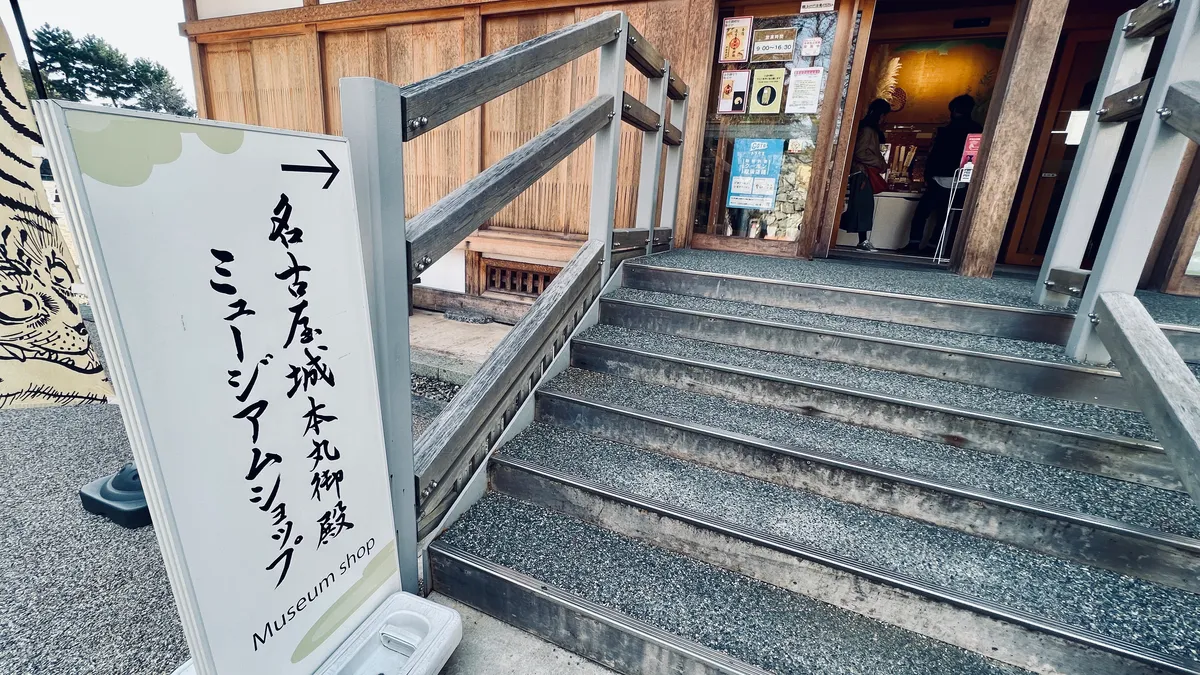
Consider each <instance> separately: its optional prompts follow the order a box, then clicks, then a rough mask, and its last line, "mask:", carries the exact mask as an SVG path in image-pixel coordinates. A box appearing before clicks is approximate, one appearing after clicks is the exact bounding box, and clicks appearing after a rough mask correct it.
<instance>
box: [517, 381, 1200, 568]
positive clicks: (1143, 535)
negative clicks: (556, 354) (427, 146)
mask: <svg viewBox="0 0 1200 675" xmlns="http://www.w3.org/2000/svg"><path fill="white" fill-rule="evenodd" d="M537 395H538V396H544V397H553V398H558V399H561V400H565V401H570V402H572V403H576V404H579V405H584V406H588V407H592V408H596V409H599V410H605V411H608V412H611V413H615V414H618V415H624V416H627V417H632V418H634V419H638V420H642V421H646V422H651V423H653V424H659V425H662V426H666V427H671V428H674V429H679V430H681V431H685V432H690V433H696V434H700V435H703V436H708V437H709V438H713V439H717V440H722V441H728V442H730V443H737V444H741V445H746V446H750V447H752V448H756V449H759V450H764V451H767V452H774V453H778V454H781V455H788V456H790V457H794V458H796V459H799V460H803V461H810V462H815V463H818V464H824V465H827V466H833V467H836V468H839V469H843V470H846V471H853V472H857V473H863V474H866V475H869V476H873V477H876V478H881V479H884V480H891V481H896V482H898V483H905V484H907V485H913V486H916V487H919V488H924V489H928V490H934V491H937V492H944V493H946V494H950V495H954V496H956V497H961V498H963V499H970V500H975V501H980V502H984V503H987V504H993V505H996V506H1003V507H1006V508H1011V509H1013V510H1016V511H1024V512H1026V513H1031V514H1033V515H1036V516H1038V517H1041V518H1046V519H1049V520H1060V521H1065V522H1068V523H1072V524H1074V525H1079V526H1082V527H1088V528H1093V529H1096V530H1104V531H1106V532H1112V533H1115V534H1119V535H1121V536H1125V537H1131V538H1136V539H1143V540H1146V541H1152V542H1155V543H1158V544H1163V545H1166V546H1170V547H1172V548H1176V549H1180V550H1184V551H1188V552H1190V553H1195V554H1200V540H1198V539H1193V538H1191V537H1185V536H1182V535H1177V534H1171V533H1169V532H1160V531H1158V530H1151V529H1149V528H1145V527H1142V526H1139V525H1131V524H1129V523H1123V522H1121V521H1118V520H1112V519H1110V518H1103V517H1099V516H1090V515H1088V514H1086V513H1079V512H1076V511H1067V510H1064V509H1059V508H1056V507H1053V506H1046V505H1040V504H1036V503H1034V502H1029V501H1025V500H1022V499H1015V498H1012V497H1006V496H1004V495H1001V494H998V493H995V492H990V491H987V490H978V489H975V488H971V487H968V486H965V485H958V484H955V483H949V482H943V481H938V480H933V479H930V478H926V477H923V476H917V475H914V474H909V473H903V472H899V471H892V470H888V469H883V468H880V467H877V466H874V465H871V464H864V463H861V462H855V461H853V460H848V459H843V458H840V457H835V456H833V455H826V454H824V453H819V452H813V451H809V450H799V449H796V448H791V447H788V446H785V445H781V444H778V443H772V442H770V441H766V440H763V439H761V438H756V437H754V436H748V435H745V434H741V433H738V432H733V431H728V430H725V429H719V428H716V427H710V426H707V425H703V424H698V423H695V422H688V421H686V420H679V419H675V418H671V417H665V416H661V415H656V414H654V413H647V412H642V411H639V410H634V409H632V408H626V407H624V406H618V405H613V404H609V403H601V402H599V401H594V400H591V399H587V398H582V397H579V396H572V395H570V394H562V393H559V392H555V391H539V392H537ZM1110 480H1116V479H1110ZM900 517H904V516H900Z"/></svg>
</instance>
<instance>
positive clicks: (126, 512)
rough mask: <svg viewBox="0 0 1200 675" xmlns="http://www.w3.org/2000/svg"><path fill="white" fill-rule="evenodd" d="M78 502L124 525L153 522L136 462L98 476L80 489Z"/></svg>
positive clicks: (136, 525)
mask: <svg viewBox="0 0 1200 675" xmlns="http://www.w3.org/2000/svg"><path fill="white" fill-rule="evenodd" d="M79 501H80V502H82V504H83V509H84V510H85V511H87V512H88V513H95V514H97V515H100V516H104V517H105V518H108V519H109V520H111V521H113V522H114V523H116V524H118V525H120V526H121V527H127V528H129V529H134V528H138V527H145V526H147V525H149V524H150V509H149V508H147V507H146V494H145V493H144V492H142V482H141V479H140V478H139V476H138V472H137V467H135V466H134V465H133V462H130V463H129V464H126V465H125V466H124V467H122V468H121V470H120V471H118V472H116V473H114V474H113V475H111V476H105V477H104V478H98V479H96V480H94V481H92V482H91V483H88V484H87V485H84V486H83V487H82V488H81V489H80V490H79Z"/></svg>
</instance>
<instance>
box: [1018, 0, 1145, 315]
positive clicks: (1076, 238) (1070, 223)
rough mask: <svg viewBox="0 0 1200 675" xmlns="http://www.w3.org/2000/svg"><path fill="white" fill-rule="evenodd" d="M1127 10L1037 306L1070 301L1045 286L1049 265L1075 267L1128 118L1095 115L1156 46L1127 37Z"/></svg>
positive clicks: (1036, 294) (1131, 80)
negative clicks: (1108, 120) (1106, 119)
mask: <svg viewBox="0 0 1200 675" xmlns="http://www.w3.org/2000/svg"><path fill="white" fill-rule="evenodd" d="M1131 14H1133V11H1132V10H1130V11H1128V12H1125V13H1124V14H1122V15H1121V17H1120V18H1119V19H1117V26H1116V30H1114V31H1113V37H1112V41H1111V42H1110V43H1109V45H1108V56H1107V57H1106V58H1105V61H1104V70H1103V71H1102V72H1101V75H1100V85H1099V86H1098V87H1096V96H1095V98H1094V100H1093V101H1092V112H1093V113H1095V114H1094V115H1091V116H1089V119H1088V122H1087V126H1086V127H1085V129H1084V132H1083V139H1082V141H1081V142H1080V144H1079V154H1078V155H1077V157H1076V160H1075V164H1074V168H1073V169H1072V170H1071V178H1070V179H1069V180H1068V182H1067V192H1066V194H1065V195H1064V197H1063V201H1062V209H1061V210H1060V211H1059V212H1058V219H1057V221H1056V222H1055V224H1054V231H1053V232H1054V233H1053V234H1052V235H1051V237H1050V244H1049V246H1048V247H1047V248H1046V257H1045V258H1044V259H1043V261H1042V270H1041V272H1040V273H1039V274H1038V280H1037V285H1036V286H1035V287H1034V290H1033V301H1034V302H1036V303H1037V304H1039V305H1052V306H1057V307H1066V306H1067V304H1068V303H1069V302H1070V300H1071V296H1070V295H1069V294H1067V293H1060V292H1056V291H1055V290H1054V289H1053V288H1052V287H1050V286H1048V285H1047V283H1046V282H1047V281H1048V280H1049V278H1050V270H1052V269H1054V268H1063V267H1079V266H1080V264H1081V263H1082V262H1083V255H1084V252H1085V251H1086V249H1087V245H1088V239H1090V238H1091V236H1092V227H1093V226H1094V225H1095V223H1096V215H1097V214H1098V213H1099V211H1100V203H1101V202H1102V201H1103V200H1104V192H1105V188H1106V187H1107V186H1108V179H1109V178H1110V177H1111V176H1112V167H1113V164H1114V163H1115V162H1116V161H1117V153H1118V152H1119V151H1120V148H1121V139H1122V138H1124V136H1125V129H1126V123H1125V122H1115V123H1104V122H1101V121H1100V120H1099V116H1100V114H1101V110H1102V109H1103V107H1104V106H1103V104H1104V99H1106V98H1108V97H1109V96H1110V95H1112V94H1114V93H1116V92H1118V91H1121V90H1122V89H1125V88H1126V87H1129V86H1132V85H1134V84H1136V83H1137V82H1139V81H1140V80H1141V79H1142V77H1143V75H1144V74H1145V72H1146V63H1147V62H1148V61H1149V59H1150V51H1151V49H1152V48H1153V47H1154V38H1153V37H1144V38H1129V37H1126V35H1125V33H1124V32H1123V31H1122V30H1121V28H1122V27H1123V26H1126V25H1128V24H1129V17H1130V15H1131Z"/></svg>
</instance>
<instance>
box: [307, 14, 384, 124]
mask: <svg viewBox="0 0 1200 675" xmlns="http://www.w3.org/2000/svg"><path fill="white" fill-rule="evenodd" d="M321 40H322V51H323V52H324V58H323V60H322V65H323V67H324V77H323V80H324V86H325V119H326V124H327V128H328V129H329V133H331V134H334V135H340V134H341V133H342V108H341V102H340V98H339V95H338V91H339V90H338V82H339V80H341V79H342V78H343V77H375V78H378V79H381V80H388V79H389V78H388V58H387V34H386V33H385V32H384V31H383V30H382V29H379V30H359V31H347V32H344V33H325V34H324V35H322V36H321Z"/></svg>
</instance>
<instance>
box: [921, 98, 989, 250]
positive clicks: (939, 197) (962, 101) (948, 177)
mask: <svg viewBox="0 0 1200 675" xmlns="http://www.w3.org/2000/svg"><path fill="white" fill-rule="evenodd" d="M974 111H975V99H974V98H972V97H970V96H968V95H966V94H964V95H962V96H959V97H957V98H955V99H954V100H952V101H950V123H949V124H947V125H946V126H944V127H942V128H940V129H938V131H937V136H936V137H934V139H933V147H932V148H930V149H929V157H928V159H926V160H925V194H923V195H921V201H920V202H918V203H917V210H916V212H915V213H913V219H912V222H911V223H910V224H909V227H908V246H906V247H905V248H904V252H906V253H926V252H927V250H922V248H921V242H922V240H923V237H924V234H925V227H926V224H927V223H928V221H929V217H930V216H931V215H934V216H937V217H938V218H939V226H940V223H941V222H942V221H944V220H945V218H946V209H948V208H949V207H950V183H951V182H952V181H953V176H954V172H955V171H957V170H958V162H959V160H960V159H962V153H963V147H964V146H965V145H966V144H967V136H968V135H969V134H978V133H982V132H983V125H981V124H980V123H978V122H976V121H975V120H974V119H972V118H971V113H973V112H974ZM938 179H941V180H940V182H939V180H938Z"/></svg>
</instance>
